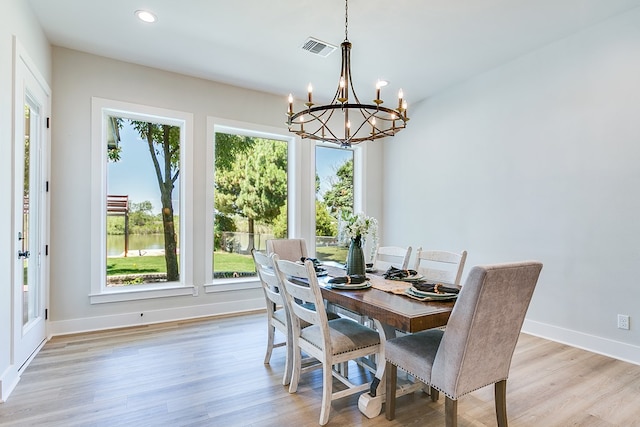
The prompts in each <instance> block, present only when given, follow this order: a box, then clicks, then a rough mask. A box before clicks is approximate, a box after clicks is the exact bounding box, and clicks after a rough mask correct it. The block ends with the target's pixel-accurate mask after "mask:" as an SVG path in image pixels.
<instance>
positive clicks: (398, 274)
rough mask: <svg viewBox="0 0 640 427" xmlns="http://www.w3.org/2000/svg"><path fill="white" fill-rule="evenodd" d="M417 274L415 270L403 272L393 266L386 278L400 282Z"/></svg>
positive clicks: (387, 272)
mask: <svg viewBox="0 0 640 427" xmlns="http://www.w3.org/2000/svg"><path fill="white" fill-rule="evenodd" d="M416 274H418V272H417V271H415V270H401V269H399V268H395V267H393V266H391V267H389V269H388V270H387V271H386V272H385V273H384V278H385V279H387V280H400V279H404V278H406V277H409V276H415V275H416Z"/></svg>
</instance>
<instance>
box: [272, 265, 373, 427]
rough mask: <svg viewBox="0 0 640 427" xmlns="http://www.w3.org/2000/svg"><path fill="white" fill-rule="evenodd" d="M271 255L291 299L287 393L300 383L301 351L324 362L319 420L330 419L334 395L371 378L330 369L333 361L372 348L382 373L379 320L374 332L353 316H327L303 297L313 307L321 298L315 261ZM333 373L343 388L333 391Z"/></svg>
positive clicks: (350, 391) (352, 391) (353, 390)
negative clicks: (356, 379)
mask: <svg viewBox="0 0 640 427" xmlns="http://www.w3.org/2000/svg"><path fill="white" fill-rule="evenodd" d="M273 260H274V268H275V270H276V274H277V275H278V278H279V283H280V289H281V293H282V294H283V295H284V299H285V301H286V302H287V303H288V304H289V310H290V311H289V313H290V315H291V325H292V328H291V329H292V335H293V349H294V351H293V371H292V375H291V384H290V385H289V393H295V392H296V391H297V389H298V383H299V381H300V375H301V373H302V369H301V360H302V352H303V351H304V352H305V353H306V354H308V355H310V356H312V357H315V358H316V359H318V360H319V361H320V362H322V409H321V411H320V421H319V422H320V425H325V424H326V423H327V422H328V420H329V412H330V409H331V401H332V400H335V399H339V398H342V397H345V396H350V395H353V394H355V393H360V392H363V391H365V390H369V388H370V383H363V384H354V383H352V382H351V381H350V380H349V378H347V377H346V376H345V375H343V374H341V373H340V372H339V371H338V370H336V369H334V366H340V365H342V364H343V363H347V362H348V361H349V360H355V359H357V358H360V357H365V356H369V355H374V354H375V355H376V356H377V360H378V361H379V362H380V363H378V367H377V369H378V371H377V372H376V377H378V378H381V377H382V372H383V369H384V367H383V365H384V362H383V361H384V341H385V337H384V332H383V329H382V325H380V324H379V322H378V324H377V327H378V328H379V331H380V332H378V331H375V330H373V329H371V328H368V327H366V326H363V325H361V324H359V323H357V322H355V321H353V320H351V319H346V318H338V319H334V320H329V319H328V318H327V313H326V312H325V311H324V310H318V311H316V310H310V309H309V308H308V307H309V306H308V305H307V304H306V303H312V304H313V305H315V306H316V307H320V306H322V304H323V299H322V293H321V290H320V285H319V284H318V279H317V276H316V273H315V270H314V267H313V263H312V262H311V261H309V260H307V261H305V263H304V265H303V264H298V263H294V262H291V261H288V260H280V259H278V256H277V255H274V256H273ZM303 322H307V323H309V324H310V326H307V327H306V328H303V327H301V325H302V323H303ZM381 334H382V335H381ZM334 377H335V378H337V379H338V380H339V381H340V382H341V383H343V384H344V385H346V386H347V388H346V389H344V390H340V391H336V392H334V391H333V378H334ZM378 388H380V385H378Z"/></svg>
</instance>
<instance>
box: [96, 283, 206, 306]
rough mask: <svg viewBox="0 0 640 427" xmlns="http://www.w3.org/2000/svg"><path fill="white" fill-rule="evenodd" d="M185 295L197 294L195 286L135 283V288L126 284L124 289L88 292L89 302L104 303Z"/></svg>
mask: <svg viewBox="0 0 640 427" xmlns="http://www.w3.org/2000/svg"><path fill="white" fill-rule="evenodd" d="M185 295H192V296H197V295H198V290H197V288H196V287H195V286H179V285H162V286H158V285H136V287H135V288H134V287H132V286H127V287H126V289H123V288H119V289H106V290H104V291H103V292H102V293H99V294H90V295H89V299H90V302H91V304H104V303H109V302H122V301H136V300H142V299H152V298H165V297H175V296H185Z"/></svg>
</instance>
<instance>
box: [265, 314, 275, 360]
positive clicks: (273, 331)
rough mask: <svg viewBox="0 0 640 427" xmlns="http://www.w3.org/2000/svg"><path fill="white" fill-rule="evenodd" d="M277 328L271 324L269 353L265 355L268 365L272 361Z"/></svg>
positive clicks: (268, 334)
mask: <svg viewBox="0 0 640 427" xmlns="http://www.w3.org/2000/svg"><path fill="white" fill-rule="evenodd" d="M275 332H276V328H275V327H274V326H273V325H272V324H271V323H269V325H268V332H267V353H266V354H265V355H264V364H265V365H268V364H269V362H270V361H271V353H272V352H273V341H274V340H275V335H276V333H275Z"/></svg>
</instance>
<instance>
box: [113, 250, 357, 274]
mask: <svg viewBox="0 0 640 427" xmlns="http://www.w3.org/2000/svg"><path fill="white" fill-rule="evenodd" d="M316 254H317V257H318V259H321V260H323V261H335V262H339V263H341V264H344V262H345V260H346V258H347V248H346V247H336V246H321V247H318V248H317V249H316ZM213 265H214V267H213V268H214V271H217V272H231V273H233V272H238V273H240V272H255V271H256V268H255V266H254V265H253V258H252V257H251V255H242V254H237V253H229V252H222V251H216V252H215V253H214V255H213ZM166 271H167V267H166V265H165V261H164V256H136V257H127V258H108V259H107V276H117V275H122V274H140V273H165V272H166Z"/></svg>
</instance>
